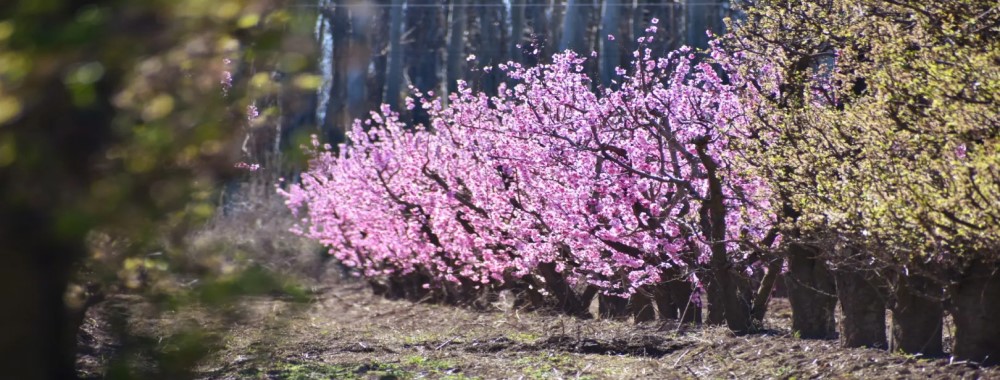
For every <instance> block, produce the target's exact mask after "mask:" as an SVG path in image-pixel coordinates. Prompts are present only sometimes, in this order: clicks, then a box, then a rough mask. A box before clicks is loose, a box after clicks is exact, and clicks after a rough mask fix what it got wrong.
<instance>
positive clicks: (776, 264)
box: [753, 257, 785, 325]
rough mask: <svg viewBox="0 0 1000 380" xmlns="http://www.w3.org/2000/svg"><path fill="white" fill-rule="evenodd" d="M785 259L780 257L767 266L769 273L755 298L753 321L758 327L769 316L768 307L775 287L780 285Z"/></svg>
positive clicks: (765, 275)
mask: <svg viewBox="0 0 1000 380" xmlns="http://www.w3.org/2000/svg"><path fill="white" fill-rule="evenodd" d="M784 263H785V258H784V257H779V258H777V259H774V260H772V261H771V263H770V264H768V266H767V273H765V274H764V278H762V279H761V281H760V287H758V288H757V294H756V295H754V298H753V320H754V323H755V324H757V325H762V324H763V323H764V316H765V315H766V314H767V305H768V304H769V303H770V301H771V296H772V295H773V294H774V293H775V291H774V288H775V285H777V284H778V277H780V275H781V268H782V267H783V266H784Z"/></svg>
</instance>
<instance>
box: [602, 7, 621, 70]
mask: <svg viewBox="0 0 1000 380" xmlns="http://www.w3.org/2000/svg"><path fill="white" fill-rule="evenodd" d="M621 9H622V6H621V5H620V4H619V3H618V0H605V1H604V3H603V5H602V9H601V31H600V33H598V34H597V38H598V41H600V42H599V43H600V53H601V58H600V60H601V69H600V71H601V85H603V86H604V87H611V80H612V79H614V78H615V76H616V75H615V68H617V67H618V66H619V65H620V64H621V62H620V59H621V53H619V51H618V50H619V48H618V47H619V46H620V44H621V42H618V41H617V40H611V39H609V37H608V36H614V37H616V38H620V37H622V36H620V35H618V34H619V33H618V26H619V23H620V20H621Z"/></svg>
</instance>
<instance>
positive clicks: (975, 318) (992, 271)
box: [951, 262, 1000, 365]
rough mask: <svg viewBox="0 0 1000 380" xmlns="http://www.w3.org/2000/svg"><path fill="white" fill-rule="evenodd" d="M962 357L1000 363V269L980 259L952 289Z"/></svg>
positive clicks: (957, 344)
mask: <svg viewBox="0 0 1000 380" xmlns="http://www.w3.org/2000/svg"><path fill="white" fill-rule="evenodd" d="M951 299H952V304H953V307H954V312H953V313H952V314H953V316H954V317H955V350H954V351H953V354H954V356H955V358H956V359H959V360H971V361H974V362H979V363H983V364H988V365H994V364H1000V322H998V320H1000V269H997V266H996V265H995V264H993V265H990V264H985V263H980V262H976V263H973V265H972V266H971V267H970V268H969V269H968V270H967V272H966V273H965V276H963V278H962V280H961V281H959V283H958V284H957V286H955V288H954V289H953V290H952V296H951Z"/></svg>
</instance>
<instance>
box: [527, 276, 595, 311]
mask: <svg viewBox="0 0 1000 380" xmlns="http://www.w3.org/2000/svg"><path fill="white" fill-rule="evenodd" d="M538 271H539V273H541V275H542V277H544V278H545V288H546V289H548V291H549V292H550V293H551V294H552V296H553V297H555V299H556V305H555V308H556V310H559V311H560V312H562V313H564V314H567V315H573V316H577V317H581V318H590V317H592V316H591V315H590V312H589V311H588V310H587V305H586V302H584V297H581V296H579V295H577V294H576V291H574V290H573V288H572V287H571V286H569V283H567V282H566V279H565V278H564V277H563V275H562V274H561V273H559V272H557V271H556V265H555V264H553V263H541V264H539V265H538Z"/></svg>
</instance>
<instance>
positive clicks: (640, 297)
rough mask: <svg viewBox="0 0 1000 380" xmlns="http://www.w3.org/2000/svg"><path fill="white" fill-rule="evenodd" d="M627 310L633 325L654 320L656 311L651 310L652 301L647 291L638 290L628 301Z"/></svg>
mask: <svg viewBox="0 0 1000 380" xmlns="http://www.w3.org/2000/svg"><path fill="white" fill-rule="evenodd" d="M628 308H629V311H630V312H631V313H632V317H633V318H634V319H635V323H641V322H649V321H655V320H656V309H654V308H653V299H652V298H651V297H650V296H649V293H648V290H647V289H640V290H639V291H638V292H636V293H635V294H633V295H632V298H629V300H628Z"/></svg>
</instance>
